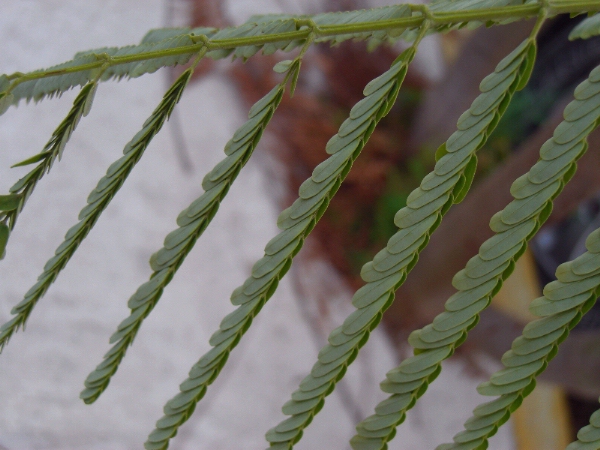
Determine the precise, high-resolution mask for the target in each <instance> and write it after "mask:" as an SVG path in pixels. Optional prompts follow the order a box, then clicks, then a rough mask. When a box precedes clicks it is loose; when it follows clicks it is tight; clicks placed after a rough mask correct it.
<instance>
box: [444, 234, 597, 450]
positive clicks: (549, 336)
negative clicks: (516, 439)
mask: <svg viewBox="0 0 600 450" xmlns="http://www.w3.org/2000/svg"><path fill="white" fill-rule="evenodd" d="M586 248H587V250H588V251H587V252H586V253H584V254H583V255H581V256H580V257H579V258H577V259H575V260H573V261H569V262H567V263H565V264H561V265H560V266H559V267H558V268H557V269H556V276H557V278H558V280H557V281H553V282H551V283H548V284H547V285H546V287H545V288H544V296H543V297H539V298H537V299H535V300H534V301H533V302H532V303H531V306H530V310H531V311H532V312H533V313H534V314H536V315H537V316H541V317H543V318H542V319H537V320H534V321H533V322H530V323H528V324H527V325H526V326H525V328H524V330H523V334H522V335H521V336H520V337H518V338H517V339H515V340H514V341H513V343H512V348H511V350H509V351H508V352H506V353H505V354H504V356H503V357H502V363H503V364H504V366H505V368H504V369H502V370H500V371H498V372H496V373H494V374H493V375H492V377H491V379H490V381H487V382H485V383H482V384H480V385H479V386H478V387H477V391H478V392H479V393H480V394H482V395H490V396H499V397H498V398H497V399H495V400H493V401H491V402H487V403H483V404H481V405H479V406H478V407H477V408H475V409H474V410H473V416H472V417H471V418H469V419H468V420H467V421H466V422H465V430H464V431H461V432H460V433H458V434H456V435H455V436H454V443H450V444H442V445H439V446H438V447H437V450H449V449H477V450H479V449H486V448H487V447H488V439H489V438H490V437H491V436H493V435H494V434H495V433H496V431H497V430H498V428H499V427H500V426H501V425H502V424H504V423H505V422H506V421H507V420H508V419H509V418H510V415H511V413H512V412H513V411H515V410H516V409H517V408H518V407H519V406H520V405H521V403H522V401H523V398H525V397H527V395H529V394H530V393H531V392H532V391H533V389H534V388H535V385H536V381H535V378H536V377H537V376H538V375H539V374H540V373H542V372H543V371H544V370H545V369H546V367H547V366H548V363H549V362H550V361H551V360H552V358H554V356H556V354H557V353H558V346H559V344H560V343H561V342H562V341H564V340H565V339H566V338H567V336H568V335H569V331H570V330H571V329H572V328H573V327H574V326H575V325H577V324H578V323H579V321H580V320H581V317H582V316H583V315H584V314H585V313H586V312H587V311H588V310H589V309H590V308H591V307H592V306H593V305H594V303H596V299H597V298H598V295H599V294H600V229H597V230H595V231H594V232H593V233H591V234H590V235H589V236H588V239H587V240H586ZM597 418H598V414H596V415H595V418H594V423H598V421H597ZM594 430H596V431H594ZM592 432H595V433H596V435H595V436H594V435H593V434H592ZM578 437H579V438H580V440H581V441H583V442H585V444H583V443H580V444H577V443H573V444H571V445H569V449H575V448H577V449H592V448H598V447H597V446H596V445H594V442H597V441H598V434H597V428H595V427H594V426H593V425H592V426H588V427H584V428H583V429H582V430H580V432H579V433H578ZM594 438H595V439H594Z"/></svg>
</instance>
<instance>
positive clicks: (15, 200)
mask: <svg viewBox="0 0 600 450" xmlns="http://www.w3.org/2000/svg"><path fill="white" fill-rule="evenodd" d="M19 203H21V196H20V195H18V194H9V195H0V211H12V210H15V209H17V208H18V207H19Z"/></svg>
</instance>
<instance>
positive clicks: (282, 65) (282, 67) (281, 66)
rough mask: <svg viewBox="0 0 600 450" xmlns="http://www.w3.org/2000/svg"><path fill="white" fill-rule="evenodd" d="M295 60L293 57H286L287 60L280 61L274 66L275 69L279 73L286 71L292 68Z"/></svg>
mask: <svg viewBox="0 0 600 450" xmlns="http://www.w3.org/2000/svg"><path fill="white" fill-rule="evenodd" d="M293 62H294V61H292V60H291V59H286V60H285V61H280V62H278V63H277V64H275V66H273V71H274V72H277V73H285V72H287V71H288V70H290V67H292V64H293Z"/></svg>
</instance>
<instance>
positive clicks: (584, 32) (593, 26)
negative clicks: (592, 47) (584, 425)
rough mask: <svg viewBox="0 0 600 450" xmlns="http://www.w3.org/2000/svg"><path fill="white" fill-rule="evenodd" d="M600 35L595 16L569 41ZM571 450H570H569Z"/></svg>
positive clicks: (597, 19) (599, 23) (599, 16)
mask: <svg viewBox="0 0 600 450" xmlns="http://www.w3.org/2000/svg"><path fill="white" fill-rule="evenodd" d="M599 34H600V15H598V14H595V15H593V16H592V17H588V18H587V19H585V20H583V21H581V22H580V23H579V24H578V25H577V26H576V27H575V28H573V30H572V31H571V33H570V34H569V40H570V41H574V40H575V39H589V38H591V37H593V36H598V35H599ZM569 450H570V449H569Z"/></svg>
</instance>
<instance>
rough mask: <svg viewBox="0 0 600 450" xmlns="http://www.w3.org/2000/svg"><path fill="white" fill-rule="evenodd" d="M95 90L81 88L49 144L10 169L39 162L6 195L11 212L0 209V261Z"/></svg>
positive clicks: (92, 85)
mask: <svg viewBox="0 0 600 450" xmlns="http://www.w3.org/2000/svg"><path fill="white" fill-rule="evenodd" d="M97 87H98V85H97V83H96V82H91V83H89V84H87V85H86V86H84V87H83V89H82V90H81V92H80V93H79V94H78V95H77V97H76V98H75V101H74V102H73V107H72V108H71V110H70V111H69V114H67V117H66V118H65V119H64V120H63V121H62V122H61V124H60V125H59V126H58V128H57V129H56V130H55V131H54V133H52V137H51V138H50V141H48V143H47V144H46V146H45V147H44V150H42V152H40V153H38V154H37V155H34V156H32V157H30V158H27V159H26V160H24V161H21V162H20V163H17V164H15V165H14V166H13V167H20V166H26V165H30V164H35V163H37V162H39V164H38V165H37V166H36V167H35V168H34V169H33V170H31V171H30V172H29V173H28V174H27V175H25V176H24V177H23V178H21V179H20V180H19V181H18V182H17V183H15V184H14V185H13V186H12V187H11V188H10V195H9V196H5V197H10V198H13V199H14V200H15V203H14V205H12V206H11V209H7V208H4V209H2V208H1V207H0V211H2V212H1V213H0V224H1V225H0V226H2V225H3V226H4V227H5V228H6V230H7V231H6V235H7V237H6V240H5V241H3V243H0V259H2V258H3V257H4V254H5V250H6V243H7V241H8V236H9V234H10V231H11V230H12V229H13V228H14V227H15V224H16V222H17V218H18V217H19V214H20V213H21V211H22V210H23V207H24V206H25V203H26V202H27V199H28V198H29V196H30V195H31V194H32V192H33V190H34V189H35V186H36V185H37V183H38V181H40V180H41V179H42V177H43V176H44V175H45V174H46V173H48V172H50V169H51V168H52V165H53V164H54V161H56V160H57V159H58V160H60V158H61V157H62V153H63V151H64V148H65V145H66V144H67V142H68V141H69V139H70V137H71V134H73V131H74V130H75V128H76V127H77V124H78V123H79V120H80V119H81V117H83V116H87V115H88V113H89V111H90V109H91V107H92V102H93V100H94V94H95V93H96V88H97Z"/></svg>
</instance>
